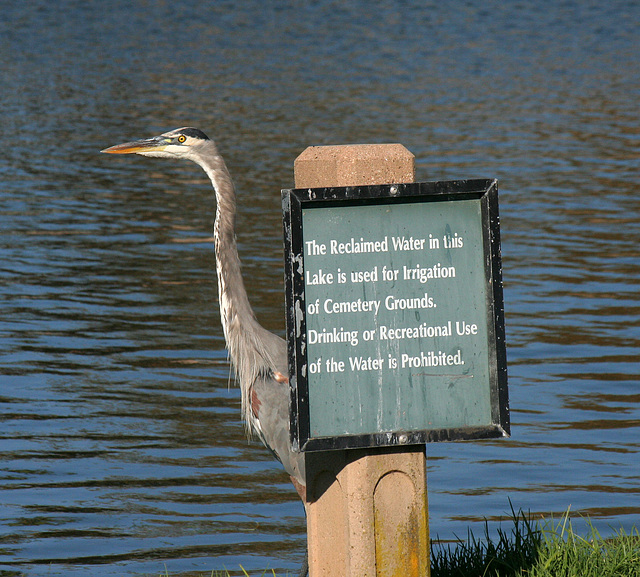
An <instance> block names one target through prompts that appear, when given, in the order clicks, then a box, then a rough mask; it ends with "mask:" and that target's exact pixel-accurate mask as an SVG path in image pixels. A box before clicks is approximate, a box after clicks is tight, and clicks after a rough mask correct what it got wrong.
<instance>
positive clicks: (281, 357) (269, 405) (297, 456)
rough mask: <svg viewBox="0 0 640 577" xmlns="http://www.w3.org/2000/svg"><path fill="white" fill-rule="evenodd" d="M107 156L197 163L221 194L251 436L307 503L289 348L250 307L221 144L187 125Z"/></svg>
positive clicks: (235, 360)
mask: <svg viewBox="0 0 640 577" xmlns="http://www.w3.org/2000/svg"><path fill="white" fill-rule="evenodd" d="M102 152H107V153H110V154H140V155H142V156H153V157H162V158H182V159H186V160H191V161H193V162H195V163H196V164H198V165H200V166H201V167H202V168H203V169H204V171H205V172H206V173H207V175H208V176H209V178H210V179H211V183H212V185H213V188H214V190H215V195H216V218H215V223H214V240H215V256H216V269H217V276H218V297H219V301H220V319H221V323H222V330H223V332H224V337H225V341H226V343H227V350H228V351H229V358H230V360H231V364H232V366H233V370H234V372H235V376H236V379H237V381H238V383H239V385H240V390H241V392H242V413H243V417H244V420H245V422H246V424H247V427H248V430H249V432H250V433H254V434H255V435H256V436H258V437H259V438H260V439H261V440H262V442H263V443H264V444H265V445H266V446H267V448H269V449H270V450H271V452H272V453H273V454H274V455H275V456H276V458H277V459H278V460H279V461H280V462H281V463H282V465H283V467H284V469H285V470H286V471H287V473H289V475H290V476H291V480H292V482H293V484H294V486H295V487H296V489H297V491H298V493H299V494H300V497H301V498H302V499H303V500H304V498H305V487H306V481H305V468H304V455H303V454H302V453H300V452H297V451H294V450H293V448H292V446H291V440H290V436H289V398H290V395H289V379H288V376H287V375H288V364H287V345H286V342H285V341H284V340H283V339H281V338H280V337H278V336H277V335H274V334H273V333H271V332H269V331H267V330H266V329H265V328H264V327H262V326H261V325H260V323H258V320H257V319H256V316H255V314H254V312H253V309H252V308H251V305H250V303H249V298H248V296H247V291H246V289H245V286H244V281H243V279H242V273H241V270H240V268H241V265H240V257H239V256H238V247H237V244H236V233H235V225H236V192H235V188H234V186H233V181H232V180H231V175H230V174H229V170H228V169H227V166H226V164H225V162H224V159H223V158H222V156H221V155H220V153H219V152H218V149H217V147H216V144H215V142H214V141H213V140H211V139H209V138H208V137H207V136H206V135H205V134H204V133H203V132H202V131H201V130H198V129H197V128H189V127H185V128H178V129H177V130H172V131H170V132H165V133H164V134H161V135H160V136H155V137H152V138H147V139H143V140H137V141H134V142H126V143H124V144H118V145H116V146H112V147H110V148H107V149H105V150H103V151H102Z"/></svg>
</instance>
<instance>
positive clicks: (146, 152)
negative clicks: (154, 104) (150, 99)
mask: <svg viewBox="0 0 640 577" xmlns="http://www.w3.org/2000/svg"><path fill="white" fill-rule="evenodd" d="M209 142H211V141H210V140H209V137H208V136H207V135H206V134H205V133H204V132H202V131H201V130H198V129H197V128H191V127H185V128H177V129H176V130H171V131H169V132H165V133H164V134H161V135H160V136H152V137H151V138H143V139H142V140H134V141H133V142H125V143H123V144H116V145H115V146H111V147H110V148H105V149H104V150H101V151H100V152H107V153H109V154H140V155H142V156H160V157H164V158H189V159H192V158H193V156H194V154H197V152H198V150H199V149H200V147H202V146H203V145H206V143H209Z"/></svg>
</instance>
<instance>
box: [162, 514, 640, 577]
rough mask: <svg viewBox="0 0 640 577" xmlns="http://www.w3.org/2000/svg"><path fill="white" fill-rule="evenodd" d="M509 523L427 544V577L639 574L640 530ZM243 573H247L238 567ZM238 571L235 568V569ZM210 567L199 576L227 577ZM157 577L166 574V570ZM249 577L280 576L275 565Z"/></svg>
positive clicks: (564, 521) (565, 521)
mask: <svg viewBox="0 0 640 577" xmlns="http://www.w3.org/2000/svg"><path fill="white" fill-rule="evenodd" d="M511 514H512V518H511V520H512V526H511V528H510V529H509V530H508V531H505V530H503V529H502V527H500V528H498V530H497V537H492V536H491V535H490V532H489V524H488V523H487V522H485V529H484V537H483V539H476V537H475V536H474V535H473V533H472V532H471V531H469V533H468V535H467V539H466V540H459V541H457V542H455V543H448V544H443V543H439V542H436V541H434V542H433V543H432V544H431V577H640V533H639V532H638V529H637V528H635V527H634V528H633V529H632V530H631V532H630V533H625V532H624V531H622V530H620V531H618V532H617V533H615V534H614V535H613V536H611V537H607V538H603V537H601V536H600V534H599V533H598V531H597V530H596V529H595V527H593V525H592V524H591V523H590V522H588V520H587V525H588V528H589V530H588V533H587V535H586V536H584V537H583V536H580V535H578V534H577V533H576V532H574V530H573V527H572V524H571V519H570V518H569V512H567V513H566V514H565V515H563V516H562V518H561V519H560V520H559V521H553V520H550V521H537V522H535V521H533V520H532V519H531V517H530V516H527V515H525V514H524V513H523V512H522V511H520V512H519V513H516V512H515V511H514V509H513V508H512V509H511ZM240 569H241V571H242V573H240V575H241V576H242V577H249V573H247V572H246V571H245V570H244V568H242V567H240ZM234 574H235V575H238V573H237V572H236V573H234ZM229 576H230V573H228V572H227V571H218V572H217V571H213V572H211V573H206V574H204V573H203V574H202V576H201V577H229ZM160 577H170V575H169V573H168V572H166V571H165V573H163V574H162V575H160ZM253 577H278V576H277V575H276V573H275V571H273V570H271V569H270V570H266V571H262V572H259V573H255V574H254V576H253Z"/></svg>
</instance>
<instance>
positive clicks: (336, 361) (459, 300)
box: [283, 180, 509, 451]
mask: <svg viewBox="0 0 640 577" xmlns="http://www.w3.org/2000/svg"><path fill="white" fill-rule="evenodd" d="M283 207H284V213H285V264H286V285H287V286H286V289H287V338H288V347H289V375H290V383H291V386H292V410H291V415H292V418H291V420H292V422H291V434H292V438H293V442H294V446H297V447H298V448H299V449H300V450H306V451H312V450H326V449H343V448H351V447H369V446H385V445H399V444H416V443H424V442H428V441H438V440H451V439H470V438H482V437H496V436H506V435H508V434H509V414H508V407H507V379H506V353H505V341H504V315H503V303H502V279H501V262H500V239H499V226H498V203H497V182H496V181H495V180H481V181H460V182H441V183H416V184H398V185H385V186H373V187H365V186H363V187H349V188H327V189H304V190H302V189H299V190H285V191H283Z"/></svg>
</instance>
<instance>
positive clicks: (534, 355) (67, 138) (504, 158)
mask: <svg viewBox="0 0 640 577" xmlns="http://www.w3.org/2000/svg"><path fill="white" fill-rule="evenodd" d="M458 4H460V5H458ZM636 13H637V9H636V8H635V7H634V6H632V5H630V4H626V3H623V2H614V3H609V4H607V5H606V6H605V5H602V6H595V5H594V6H590V7H588V6H582V5H581V4H580V5H578V3H572V2H568V3H565V4H563V5H562V6H559V7H557V8H554V9H552V10H550V9H547V8H545V9H541V7H540V6H538V5H537V3H533V4H531V5H527V6H518V5H513V6H511V5H503V4H499V3H494V2H490V3H489V4H486V3H485V4H483V6H482V7H474V6H470V5H466V4H465V5H462V3H455V2H454V3H453V4H448V5H446V6H445V5H442V6H440V5H437V6H432V7H428V8H425V6H424V5H423V4H421V3H411V2H409V3H403V4H402V5H399V4H396V3H381V4H380V5H379V6H378V7H377V9H376V10H371V7H370V6H369V5H368V4H366V3H363V2H354V3H352V4H349V5H344V3H342V4H340V5H339V6H338V5H337V4H335V3H331V2H316V3H313V4H309V5H302V6H301V5H299V4H298V3H291V4H290V3H287V2H283V3H280V4H278V6H275V5H274V7H273V10H271V9H266V8H265V7H264V6H263V5H262V4H258V3H253V2H248V3H244V4H243V6H242V7H238V6H236V5H234V4H232V3H228V2H218V3H216V4H215V6H209V5H204V4H202V3H201V4H198V3H193V2H182V3H179V4H175V3H172V4H171V3H159V4H158V5H157V6H154V9H153V10H149V9H148V6H147V5H146V4H145V3H142V4H139V5H131V3H124V2H122V3H120V2H116V3H113V4H110V6H109V9H106V8H105V7H104V5H103V4H99V3H93V2H85V3H82V4H81V5H75V4H74V3H71V2H63V3H62V4H60V3H57V4H55V5H54V4H51V3H46V2H30V3H16V4H15V5H12V6H6V7H5V8H4V9H3V12H2V14H1V15H0V27H1V33H2V36H1V37H2V38H3V43H2V45H0V51H1V53H2V56H3V66H4V71H5V75H4V81H5V82H4V84H3V90H2V93H0V104H1V106H0V110H1V111H2V112H1V114H2V120H3V138H4V142H5V146H4V147H3V154H2V155H1V156H0V176H1V178H2V194H1V195H0V256H1V257H2V258H1V262H2V264H1V265H0V295H1V300H0V302H1V314H2V323H1V324H0V338H1V341H0V342H2V346H0V415H1V417H0V418H1V419H2V427H1V428H0V479H1V481H2V482H1V483H0V571H4V574H7V575H18V574H21V573H26V574H39V573H42V572H43V571H45V570H46V571H48V572H52V573H55V572H58V573H63V574H65V575H69V576H73V575H83V576H84V575H86V574H87V573H91V574H92V575H96V576H104V577H107V576H110V575H114V576H115V575H118V576H121V575H142V574H152V575H155V574H158V573H159V572H161V571H162V570H163V567H164V564H165V563H166V565H167V568H168V570H169V572H170V573H171V574H181V575H188V574H197V572H201V573H202V572H204V573H206V572H208V571H210V570H211V569H213V568H216V569H217V568H221V567H222V566H223V565H224V566H227V567H228V568H230V569H234V570H236V569H237V568H238V565H239V564H242V565H243V566H244V567H246V568H247V569H249V570H253V569H258V568H259V569H261V570H262V569H264V568H265V567H273V568H275V569H276V571H279V572H284V570H286V569H293V568H295V567H296V566H297V563H298V562H299V560H300V558H301V555H302V552H303V549H304V519H303V514H302V508H301V506H300V504H299V503H298V501H297V497H296V495H295V493H294V492H293V491H292V489H291V488H290V487H289V484H288V481H287V479H286V476H285V475H284V474H283V473H282V472H281V470H280V469H279V467H278V466H277V464H275V463H274V462H273V460H272V459H271V457H270V456H269V455H268V454H267V452H266V451H265V450H264V449H263V448H262V447H261V446H260V445H259V444H257V443H255V442H254V443H251V444H247V441H246V438H245V434H244V430H243V426H242V424H241V423H240V421H239V414H240V412H239V396H238V392H237V389H235V388H233V387H229V381H228V364H227V361H226V353H225V352H224V348H223V339H222V333H221V330H220V327H219V320H218V318H217V314H218V313H217V294H216V289H215V286H216V283H215V271H214V261H213V253H212V245H211V239H210V234H211V233H210V231H211V225H212V222H213V198H212V193H211V190H210V187H209V184H208V182H207V179H206V176H205V175H204V174H201V173H200V171H199V169H197V167H195V166H191V165H187V164H186V163H185V164H184V165H182V164H177V165H172V164H167V163H160V161H158V162H155V161H153V160H149V159H136V160H127V161H124V160H123V161H121V162H114V159H105V158H103V157H101V156H100V155H98V154H97V151H98V150H100V149H102V148H104V147H105V146H106V145H108V144H111V143H113V142H119V141H123V140H126V139H130V138H135V137H138V136H144V135H147V134H152V133H154V132H161V131H162V130H166V129H169V128H172V127H176V126H183V125H186V124H195V125H198V126H201V127H202V128H203V129H204V130H205V131H206V132H210V133H211V136H215V137H216V138H217V139H219V140H220V146H221V150H222V152H223V154H224V155H225V156H226V157H227V160H228V163H229V165H230V168H231V170H232V173H233V174H234V176H235V179H236V182H237V184H238V188H239V191H240V194H241V204H240V214H239V218H238V230H239V233H238V241H239V249H240V252H241V255H242V257H243V263H244V269H243V270H244V274H245V276H246V277H247V278H249V279H251V280H250V282H249V283H248V291H249V293H250V298H251V300H252V303H253V304H254V307H255V309H256V312H257V314H258V316H259V318H260V320H261V321H262V323H263V324H264V325H265V326H266V327H267V328H269V329H270V330H274V331H276V332H278V333H280V334H282V332H283V314H282V309H283V305H282V301H283V298H282V291H283V288H282V265H281V251H282V249H281V245H282V241H281V223H280V213H279V210H280V209H279V189H280V188H281V187H288V186H291V184H292V162H293V159H294V158H295V157H296V156H297V155H298V154H299V153H300V152H301V151H302V150H303V149H304V148H305V147H306V146H308V145H311V144H314V145H317V144H335V143H348V142H389V141H398V142H402V143H403V144H405V145H406V146H407V147H408V148H409V149H410V150H412V151H413V152H414V153H415V154H416V158H417V164H418V178H419V179H420V180H438V179H457V178H466V177H497V178H499V179H500V187H501V216H502V237H503V262H504V278H505V303H506V315H507V343H508V347H509V348H508V358H509V367H510V369H509V376H510V396H511V407H512V423H513V430H512V432H513V437H512V439H511V440H508V441H505V442H497V441H488V442H481V443H458V444H449V445H431V446H429V448H428V455H429V465H430V470H429V490H430V516H431V530H432V533H433V534H434V535H439V536H441V537H444V538H447V537H451V536H452V535H454V534H459V535H464V534H465V533H466V530H467V527H468V526H469V524H470V523H471V524H472V525H474V524H477V523H478V522H480V521H481V520H482V519H483V518H484V517H487V518H489V519H496V518H498V517H499V516H500V515H503V514H505V513H508V510H509V505H508V498H511V500H512V502H513V503H514V505H515V506H516V507H523V508H524V509H531V510H532V511H533V512H534V513H540V514H542V513H544V514H548V513H549V512H555V513H561V512H563V511H565V510H566V509H567V507H569V505H571V507H572V510H574V511H580V512H584V513H588V514H590V515H592V516H593V517H594V519H595V520H596V522H597V523H598V528H599V529H601V530H603V531H604V532H606V531H607V530H608V527H609V525H613V526H619V525H622V526H624V527H627V528H628V527H629V526H630V525H631V524H632V523H637V519H638V508H639V505H638V503H639V500H638V497H639V494H640V486H639V485H638V480H637V479H638V477H639V475H638V472H639V471H638V452H639V443H638V427H639V421H640V413H639V409H638V406H639V403H638V401H639V400H640V399H639V396H638V369H637V367H638V365H637V359H638V358H639V352H640V351H639V349H640V331H639V328H638V325H639V321H638V318H640V315H639V313H640V305H638V297H637V295H638V291H637V287H636V279H637V278H638V273H639V272H640V271H639V263H640V258H639V256H640V255H639V254H638V248H637V247H638V246H640V227H639V218H638V214H640V210H639V209H640V207H639V206H638V202H639V201H638V195H637V191H636V189H637V185H636V183H637V158H638V155H639V148H640V140H639V138H638V136H639V135H640V129H639V128H638V124H637V102H636V100H637V99H636V98H635V95H637V92H638V88H640V87H639V85H638V80H637V75H634V74H630V71H632V70H634V69H636V68H637V60H638V54H640V50H639V48H640V46H638V38H640V34H638V30H636V28H637V22H638V18H637V17H634V16H637V14H636ZM337 31H339V33H338V32H337ZM634 65H635V66H634ZM475 526H477V525H475ZM45 567H46V569H45Z"/></svg>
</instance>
